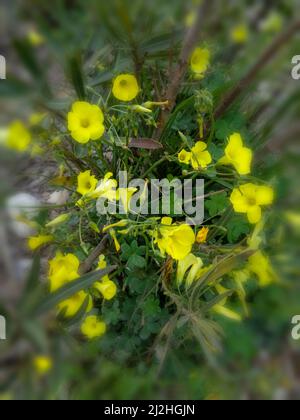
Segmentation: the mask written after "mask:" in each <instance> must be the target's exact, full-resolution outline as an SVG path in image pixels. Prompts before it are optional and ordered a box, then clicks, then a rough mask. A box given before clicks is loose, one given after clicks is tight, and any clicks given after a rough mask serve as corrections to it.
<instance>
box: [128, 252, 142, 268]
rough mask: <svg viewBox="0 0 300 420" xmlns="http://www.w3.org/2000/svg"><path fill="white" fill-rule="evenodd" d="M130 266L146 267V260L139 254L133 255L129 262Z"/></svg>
mask: <svg viewBox="0 0 300 420" xmlns="http://www.w3.org/2000/svg"><path fill="white" fill-rule="evenodd" d="M127 265H128V267H130V268H132V269H134V268H144V267H145V266H146V260H145V258H143V257H140V256H139V255H131V257H130V258H129V260H128V263H127Z"/></svg>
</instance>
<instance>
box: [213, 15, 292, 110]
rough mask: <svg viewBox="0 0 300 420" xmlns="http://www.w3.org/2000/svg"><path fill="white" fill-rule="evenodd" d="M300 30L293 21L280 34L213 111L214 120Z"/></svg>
mask: <svg viewBox="0 0 300 420" xmlns="http://www.w3.org/2000/svg"><path fill="white" fill-rule="evenodd" d="M299 30H300V21H299V20H297V21H295V22H294V23H293V24H292V25H291V26H290V27H289V28H288V29H287V30H286V31H284V32H283V33H281V34H280V35H279V36H278V37H277V38H276V39H275V40H274V42H273V43H272V44H271V45H270V46H269V47H268V48H267V49H266V51H265V52H264V53H263V54H262V55H261V56H260V58H259V59H258V61H257V62H256V63H255V64H254V66H253V67H252V68H251V69H250V71H249V72H248V73H247V74H246V76H244V77H243V78H242V79H241V80H240V81H239V82H238V83H237V85H236V86H235V87H234V88H233V89H232V90H231V91H230V92H228V94H227V95H226V96H225V98H224V99H223V101H222V103H221V104H220V105H219V107H218V108H217V110H216V111H215V118H220V117H221V116H222V115H223V114H224V113H225V112H226V111H227V110H228V109H229V108H230V107H231V105H232V104H233V103H234V102H235V100H236V99H237V98H238V97H239V96H240V95H241V94H242V93H243V91H244V90H245V89H247V88H248V87H249V86H250V85H251V84H252V82H253V81H254V80H255V78H256V77H257V75H258V74H259V73H260V72H261V70H262V69H263V68H264V67H265V66H266V65H267V64H269V62H270V61H271V60H272V59H273V58H274V57H275V56H276V55H277V54H278V52H279V51H280V50H281V48H282V47H284V46H285V45H286V43H287V42H288V41H289V40H290V39H291V38H292V37H293V36H294V35H295V33H297V32H298V31H299Z"/></svg>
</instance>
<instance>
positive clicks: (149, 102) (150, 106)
mask: <svg viewBox="0 0 300 420" xmlns="http://www.w3.org/2000/svg"><path fill="white" fill-rule="evenodd" d="M168 105H169V101H164V102H152V101H147V102H144V103H143V106H144V107H145V108H148V109H152V108H154V107H155V106H161V107H166V106H168Z"/></svg>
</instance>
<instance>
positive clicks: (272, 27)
mask: <svg viewBox="0 0 300 420" xmlns="http://www.w3.org/2000/svg"><path fill="white" fill-rule="evenodd" d="M282 27H283V19H282V17H281V15H280V14H279V13H278V12H275V11H273V12H271V13H270V14H269V16H268V17H267V18H266V19H265V20H264V21H263V22H262V25H261V29H262V30H263V32H268V33H276V32H280V31H281V29H282Z"/></svg>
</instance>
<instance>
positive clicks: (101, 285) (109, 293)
mask: <svg viewBox="0 0 300 420" xmlns="http://www.w3.org/2000/svg"><path fill="white" fill-rule="evenodd" d="M94 288H95V289H97V290H98V291H99V292H100V293H101V294H102V296H103V297H104V299H105V300H111V299H113V298H114V297H115V296H116V294H117V286H116V284H115V283H114V282H113V281H111V280H109V279H104V278H103V279H102V281H101V282H96V283H95V284H94Z"/></svg>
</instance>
